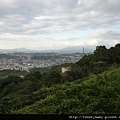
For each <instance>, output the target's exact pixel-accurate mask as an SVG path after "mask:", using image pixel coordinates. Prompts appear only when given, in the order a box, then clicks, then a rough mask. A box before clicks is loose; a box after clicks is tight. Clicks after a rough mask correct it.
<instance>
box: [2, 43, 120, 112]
mask: <svg viewBox="0 0 120 120" xmlns="http://www.w3.org/2000/svg"><path fill="white" fill-rule="evenodd" d="M61 66H62V65H59V66H56V67H54V68H52V69H50V70H49V71H46V72H44V73H42V74H41V72H40V71H36V70H33V71H31V72H30V73H29V74H27V75H25V76H24V78H21V77H19V76H17V75H10V76H8V77H7V78H1V79H0V113H1V114H8V113H10V114H11V113H12V114H13V113H14V114H50V113H55V114H69V113H70V114H76V113H79V114H82V113H84V114H89V113H90V114H117V113H118V114H119V113H120V102H119V101H120V67H119V66H120V44H117V45H116V46H115V47H112V48H110V49H107V48H106V47H105V46H97V47H96V50H95V51H94V54H91V55H86V56H84V57H83V58H82V59H81V60H80V61H78V62H77V63H75V64H69V66H71V70H70V71H68V72H66V73H64V74H63V73H61V71H60V68H61ZM111 108H112V109H111Z"/></svg>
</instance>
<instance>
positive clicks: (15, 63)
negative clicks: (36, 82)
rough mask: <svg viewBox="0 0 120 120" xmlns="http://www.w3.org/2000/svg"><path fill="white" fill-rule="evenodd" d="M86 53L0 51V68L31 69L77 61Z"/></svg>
mask: <svg viewBox="0 0 120 120" xmlns="http://www.w3.org/2000/svg"><path fill="white" fill-rule="evenodd" d="M84 55H85V53H79V52H76V53H55V52H49V53H48V52H46V53H23V52H10V53H2V52H1V53H0V70H8V69H9V70H20V71H24V70H25V71H28V72H29V71H30V69H32V68H44V67H51V66H55V65H60V64H64V63H75V62H77V61H79V60H80V59H81V58H82V57H83V56H84Z"/></svg>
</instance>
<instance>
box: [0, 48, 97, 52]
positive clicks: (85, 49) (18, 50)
mask: <svg viewBox="0 0 120 120" xmlns="http://www.w3.org/2000/svg"><path fill="white" fill-rule="evenodd" d="M94 50H95V46H69V47H66V48H63V49H57V50H56V49H53V50H30V49H26V48H15V49H0V52H25V53H31V52H69V53H71V52H81V53H83V52H85V53H89V52H93V51H94Z"/></svg>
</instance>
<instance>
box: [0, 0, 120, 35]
mask: <svg viewBox="0 0 120 120" xmlns="http://www.w3.org/2000/svg"><path fill="white" fill-rule="evenodd" d="M78 3H79V4H78ZM119 9H120V0H114V1H113V0H81V2H80V0H49V1H48V0H34V1H33V0H4V1H3V0H1V1H0V16H1V18H0V22H4V24H0V32H1V33H7V32H8V33H12V34H45V33H55V32H62V31H70V30H77V29H79V30H80V29H83V30H87V29H95V28H110V27H111V26H115V25H118V24H120V21H119V20H120V10H119ZM36 18H41V19H36Z"/></svg>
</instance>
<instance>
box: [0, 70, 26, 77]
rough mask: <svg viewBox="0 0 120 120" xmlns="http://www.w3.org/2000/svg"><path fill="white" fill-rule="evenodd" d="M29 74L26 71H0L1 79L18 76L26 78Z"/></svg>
mask: <svg viewBox="0 0 120 120" xmlns="http://www.w3.org/2000/svg"><path fill="white" fill-rule="evenodd" d="M26 74H28V72H26V71H20V70H9V69H8V70H0V78H3V77H8V76H9V75H18V76H24V75H26Z"/></svg>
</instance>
